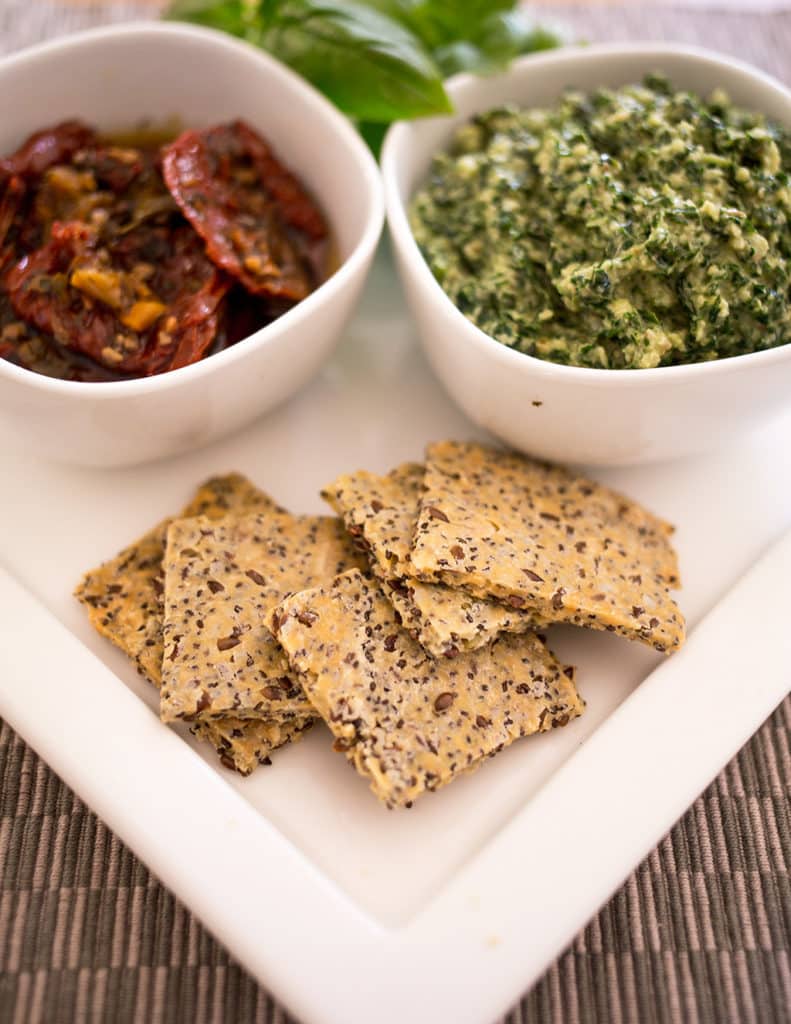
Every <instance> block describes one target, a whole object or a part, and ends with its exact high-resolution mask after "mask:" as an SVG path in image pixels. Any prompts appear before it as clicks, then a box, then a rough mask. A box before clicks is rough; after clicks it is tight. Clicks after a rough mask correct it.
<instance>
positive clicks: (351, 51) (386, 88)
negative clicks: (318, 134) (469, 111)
mask: <svg viewBox="0 0 791 1024" xmlns="http://www.w3.org/2000/svg"><path fill="white" fill-rule="evenodd" d="M261 43H262V45H263V46H264V47H265V48H266V49H267V50H269V51H270V53H272V54H274V55H275V56H276V57H278V58H279V59H280V60H282V61H284V62H285V63H286V64H288V65H289V66H290V67H292V68H293V69H294V70H295V71H298V72H299V73H300V74H301V75H303V76H304V77H305V78H307V79H308V80H309V81H310V82H312V83H313V84H314V85H315V86H316V87H317V88H319V89H320V90H321V91H322V92H324V93H325V94H326V95H327V96H328V97H329V98H330V99H331V100H333V102H334V103H336V104H337V106H338V107H340V109H341V110H343V111H345V112H346V113H347V114H350V115H351V116H353V117H357V118H360V119H362V120H366V121H395V120H399V119H401V118H411V117H421V116H424V115H427V114H442V113H447V112H449V111H450V110H451V109H452V108H451V105H450V101H449V100H448V97H447V95H446V94H445V89H444V87H443V85H442V76H441V74H440V72H439V69H438V68H437V66H436V64H435V63H434V61H433V60H432V58H431V57H430V56H429V54H428V53H427V52H426V50H425V49H424V48H423V47H422V46H421V45H420V43H419V42H418V41H417V40H416V39H415V37H414V36H413V35H412V34H411V33H410V32H409V31H408V30H407V29H406V28H405V27H404V26H403V25H400V24H399V23H398V22H396V21H394V20H393V19H392V18H389V17H388V16H387V15H386V14H384V13H382V12H381V11H378V10H375V9H373V8H371V7H368V6H366V5H365V4H363V3H359V2H355V0H286V2H284V3H282V4H281V5H280V8H279V11H278V16H277V18H276V19H275V20H274V23H273V24H272V25H271V27H269V28H268V29H267V30H266V32H265V34H264V35H263V37H262V40H261Z"/></svg>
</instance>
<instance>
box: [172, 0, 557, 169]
mask: <svg viewBox="0 0 791 1024" xmlns="http://www.w3.org/2000/svg"><path fill="white" fill-rule="evenodd" d="M165 16H166V17H167V18H170V19H174V20H178V21H190V22H193V23H195V24H198V25H206V26H208V27H210V28H216V29H221V30H222V31H225V32H228V33H230V34H231V35H234V36H238V37H239V38H241V39H246V40H247V41H248V42H251V43H253V44H254V45H256V46H260V47H261V48H262V49H264V50H266V51H267V52H269V53H271V54H273V56H275V57H277V58H278V59H279V60H282V61H283V62H284V63H285V64H288V65H289V66H290V67H292V68H293V69H294V70H295V71H297V72H298V73H299V74H301V75H303V76H304V77H305V78H306V79H308V81H310V82H312V83H313V85H315V86H316V87H317V88H318V89H320V90H321V91H322V92H323V93H324V94H325V95H326V96H328V97H329V99H331V100H332V101H333V102H334V103H335V104H336V105H337V106H338V107H340V109H341V110H343V111H344V112H345V113H347V114H349V115H350V116H351V117H353V118H355V119H356V120H358V121H359V122H360V129H361V131H362V132H363V135H364V136H365V137H366V139H368V141H369V143H370V144H371V146H372V148H374V149H376V148H378V145H379V143H380V142H381V139H382V137H383V135H384V129H385V128H386V126H387V125H388V124H390V122H392V121H397V120H402V119H408V118H413V117H424V116H427V115H432V114H446V113H448V112H449V111H450V110H451V109H452V107H451V103H450V100H449V99H448V96H447V94H446V92H445V89H444V86H443V78H445V77H446V76H447V75H450V74H453V73H455V72H457V71H475V72H483V73H486V72H491V71H495V70H498V69H500V68H503V67H505V66H506V65H507V64H508V63H509V62H510V61H511V60H512V59H513V58H514V57H516V56H519V55H520V54H523V53H531V52H533V51H535V50H544V49H548V48H550V47H553V46H556V45H557V44H558V39H557V38H556V37H555V36H554V35H553V34H552V33H551V32H548V31H546V30H543V29H541V28H537V27H535V26H534V25H533V24H532V23H531V21H530V19H529V18H528V17H527V15H526V14H525V12H524V9H523V8H521V7H516V6H515V4H514V2H513V0H489V2H483V0H173V2H172V3H171V5H170V7H169V8H168V10H167V12H166V15H165Z"/></svg>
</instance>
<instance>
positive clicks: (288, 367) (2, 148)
mask: <svg viewBox="0 0 791 1024" xmlns="http://www.w3.org/2000/svg"><path fill="white" fill-rule="evenodd" d="M171 115H173V116H176V117H177V118H178V119H179V121H180V123H182V124H183V125H184V126H185V127H200V126H204V125H210V124H212V123H217V122H220V121H227V120H231V119H233V118H236V117H241V118H244V119H246V120H247V121H249V122H250V124H251V125H252V126H253V127H254V128H257V129H259V130H260V131H261V132H262V133H263V135H264V136H265V137H266V138H267V139H269V140H270V141H271V143H272V145H273V148H274V149H275V151H276V153H277V154H278V155H279V156H280V157H281V158H282V159H283V161H284V162H285V163H286V164H287V165H288V166H289V167H291V168H292V169H293V170H294V171H295V172H296V173H297V174H298V175H299V177H300V178H301V179H302V180H303V181H304V182H305V183H306V185H307V186H308V188H309V189H310V190H311V191H312V193H313V194H314V195H315V196H316V197H317V199H318V201H319V203H320V204H321V206H322V208H323V210H324V212H325V214H326V216H327V219H328V220H329V222H330V225H331V227H332V231H333V235H334V239H335V243H336V247H337V252H338V256H339V259H340V266H339V269H338V270H337V271H336V272H335V273H334V274H333V275H332V277H330V278H329V280H327V281H326V282H325V283H324V284H322V285H321V287H319V288H318V289H317V290H316V291H315V292H314V293H313V294H312V295H310V296H308V298H306V299H305V300H304V301H303V302H301V303H299V304H298V305H297V306H295V307H294V308H293V309H292V310H290V311H289V312H288V313H286V314H285V315H284V316H282V317H280V318H279V319H278V320H276V321H274V323H272V324H270V325H268V326H267V327H265V328H264V329H263V330H260V331H258V332H257V333H256V334H254V335H252V336H251V337H250V338H248V339H245V340H243V341H241V342H239V343H238V344H237V345H235V346H233V347H232V348H229V349H227V350H225V351H223V352H220V353H218V354H217V355H214V356H211V357H210V358H208V359H205V360H203V361H201V362H199V363H196V364H195V365H193V366H187V367H185V368H184V369H180V370H175V371H173V372H171V373H166V374H162V375H161V376H157V377H150V378H146V379H142V380H134V381H122V382H118V383H116V382H113V383H107V384H81V383H74V382H68V381H58V380H50V379H48V378H46V377H43V376H41V375H39V374H35V373H31V372H30V371H27V370H24V369H21V368H19V367H16V366H13V365H11V364H10V363H8V362H6V361H4V360H0V435H1V436H2V438H3V443H4V444H13V445H17V446H19V447H24V448H25V449H26V450H30V451H32V452H34V453H37V454H41V455H45V456H52V457H56V458H58V459H61V460H64V461H69V462H75V463H82V464H86V465H103V466H111V465H115V466H118V465H124V464H131V463H136V462H142V461H144V460H148V459H155V458H160V457H162V456H166V455H172V454H175V453H177V452H181V451H185V450H187V449H189V448H194V447H198V446H200V445H203V444H206V443H208V442H209V441H212V440H214V439H216V438H218V437H220V436H222V435H223V434H226V433H228V432H230V431H232V430H234V429H236V428H237V427H240V426H242V425H243V424H245V423H247V422H248V421H249V420H251V419H253V418H254V417H255V416H257V415H258V414H259V413H262V412H264V411H265V410H267V409H270V408H272V406H274V405H276V404H277V403H278V402H281V401H282V400H283V399H285V398H287V397H288V396H289V395H291V394H293V392H295V391H296V390H297V389H298V388H299V387H301V386H302V384H304V383H305V381H307V380H308V378H310V377H311V375H312V374H313V373H315V371H316V370H317V369H318V367H319V366H320V365H321V363H322V362H323V360H324V359H326V357H327V356H328V355H329V353H330V352H331V350H332V348H333V346H334V344H335V342H336V341H337V340H338V338H339V336H340V333H341V331H342V329H343V326H344V324H345V322H346V320H347V318H348V317H349V315H350V313H351V312H352V310H353V308H354V305H355V302H356V300H357V297H358V295H359V293H360V290H361V288H362V286H363V284H364V282H365V278H366V275H367V272H368V269H369V267H370V263H371V259H372V257H373V254H374V251H375V248H376V243H377V240H378V238H379V234H380V231H381V227H382V222H383V219H384V209H383V201H382V194H381V183H380V177H379V173H378V168H377V166H376V163H375V161H374V160H373V158H372V156H371V155H370V153H369V151H368V149H367V147H366V146H365V144H364V143H363V142H362V140H361V139H360V137H359V135H358V134H357V132H356V131H355V130H354V129H353V128H352V127H351V125H350V124H349V122H348V121H347V120H346V118H345V117H343V116H342V115H341V114H340V113H339V112H338V111H337V110H336V109H335V107H333V106H332V105H331V104H330V103H329V102H328V101H327V100H325V99H324V98H323V97H322V96H321V95H319V93H318V92H316V91H315V90H314V89H313V88H312V87H311V86H310V85H308V84H307V83H306V82H305V81H304V80H303V79H301V78H300V77H298V76H297V75H295V74H293V73H292V72H291V71H289V70H288V69H287V68H285V67H283V66H282V65H281V64H279V63H278V62H277V61H275V60H273V59H272V58H270V57H267V56H266V55H265V54H263V53H261V52H260V51H258V50H255V49H254V48H252V47H250V46H247V45H245V44H244V43H239V42H236V41H234V40H232V39H231V38H230V37H227V36H225V35H222V34H220V33H216V32H211V31H208V30H206V29H199V28H193V27H189V26H185V25H175V24H172V25H171V24H156V23H142V24H137V25H126V26H122V27H114V28H104V29H99V30H96V31H91V32H86V33H82V34H80V35H75V36H70V37H67V38H66V39H63V40H59V41H57V42H54V43H48V44H45V45H43V46H37V47H35V48H33V49H30V50H27V51H25V52H23V53H20V54H17V55H14V56H11V57H8V58H6V59H5V60H3V61H2V62H0V153H7V152H10V151H12V150H13V149H14V148H15V147H16V146H17V145H18V144H19V143H20V142H21V141H22V140H23V139H24V138H25V137H26V136H27V135H28V134H30V133H31V132H33V131H35V130H37V129H39V128H44V127H46V126H48V125H51V124H53V123H55V122H57V121H58V120H61V119H63V118H67V117H79V118H81V119H82V120H84V121H86V122H88V123H89V124H93V125H98V126H99V127H101V128H105V129H119V128H125V127H126V128H128V127H130V126H133V125H135V124H136V123H137V122H139V121H140V120H141V118H145V117H147V118H150V119H153V120H154V121H160V122H161V121H163V120H165V119H166V118H168V117H170V116H171Z"/></svg>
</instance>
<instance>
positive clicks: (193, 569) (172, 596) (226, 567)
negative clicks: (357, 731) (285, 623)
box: [160, 513, 363, 722]
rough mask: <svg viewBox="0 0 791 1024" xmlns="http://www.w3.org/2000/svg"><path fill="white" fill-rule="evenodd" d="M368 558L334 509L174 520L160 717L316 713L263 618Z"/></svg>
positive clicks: (169, 541)
mask: <svg viewBox="0 0 791 1024" xmlns="http://www.w3.org/2000/svg"><path fill="white" fill-rule="evenodd" d="M362 563H363V559H362V556H361V555H360V553H359V552H358V551H357V550H356V549H355V548H354V545H353V543H352V540H351V538H350V537H349V536H348V534H347V533H346V531H345V530H344V528H343V523H341V521H340V519H336V518H334V517H328V516H290V515H278V516H271V515H267V514H266V513H251V514H248V515H244V516H238V517H226V518H225V519H224V520H222V521H220V522H212V521H211V520H208V519H201V518H198V519H182V520H176V521H175V522H174V523H172V524H171V525H170V528H169V530H168V539H167V547H166V551H165V562H164V565H165V619H164V630H163V632H164V643H165V655H164V659H163V662H162V690H161V692H160V717H161V718H162V720H163V721H165V722H170V721H174V720H176V719H179V718H181V719H187V720H190V721H194V720H204V721H205V720H207V719H212V718H216V717H217V716H218V715H228V714H230V715H234V716H236V717H237V718H244V719H248V718H265V719H273V720H278V721H282V720H287V719H293V718H304V717H309V716H311V715H312V714H313V713H314V712H313V707H312V705H311V704H310V702H309V701H308V699H307V698H306V697H305V694H304V692H303V690H302V687H301V686H300V685H299V682H298V681H297V680H296V678H295V677H294V676H293V675H292V674H291V672H290V669H289V665H288V662H287V660H286V657H285V655H284V654H283V651H282V650H281V648H280V645H279V644H278V643H277V641H276V640H275V638H274V637H273V636H272V634H271V633H270V631H269V629H268V628H267V626H266V625H265V624H264V623H265V622H266V621H267V620H268V615H269V612H271V610H272V609H273V608H274V607H275V605H276V604H278V603H279V602H280V601H282V600H283V598H285V597H287V596H288V595H289V594H291V593H293V592H294V591H296V590H303V589H306V588H308V587H313V586H316V585H318V584H322V583H327V582H329V581H331V580H332V579H333V577H334V576H336V575H337V574H338V573H339V572H343V571H344V570H345V569H349V568H352V567H354V566H358V565H361V564H362Z"/></svg>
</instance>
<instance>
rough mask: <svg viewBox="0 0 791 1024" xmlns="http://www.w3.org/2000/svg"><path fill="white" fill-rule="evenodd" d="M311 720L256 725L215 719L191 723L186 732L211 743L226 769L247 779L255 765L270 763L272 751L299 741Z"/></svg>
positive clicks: (248, 720)
mask: <svg viewBox="0 0 791 1024" xmlns="http://www.w3.org/2000/svg"><path fill="white" fill-rule="evenodd" d="M314 720H315V719H314V718H293V719H292V720H291V721H290V722H265V721H262V722H259V721H254V720H253V719H249V718H248V719H246V720H242V719H240V718H215V719H214V720H213V721H211V722H194V723H193V724H192V726H191V728H190V732H192V733H193V735H195V736H197V737H198V739H202V740H206V741H207V742H208V743H211V745H212V746H213V747H214V749H215V750H216V751H217V753H218V754H219V755H220V760H221V761H222V763H223V765H224V766H225V767H226V768H231V769H233V770H234V771H237V772H240V773H241V774H242V775H249V774H250V773H251V772H252V771H253V769H254V768H257V767H258V765H259V764H269V763H270V760H269V755H270V754H271V753H272V751H274V750H277V749H278V747H283V746H285V745H286V744H287V743H296V742H297V741H298V740H301V739H302V736H303V734H304V733H305V732H307V730H308V729H309V728H310V727H311V726H312V725H313V722H314Z"/></svg>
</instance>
